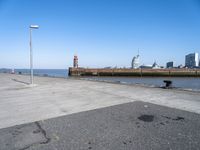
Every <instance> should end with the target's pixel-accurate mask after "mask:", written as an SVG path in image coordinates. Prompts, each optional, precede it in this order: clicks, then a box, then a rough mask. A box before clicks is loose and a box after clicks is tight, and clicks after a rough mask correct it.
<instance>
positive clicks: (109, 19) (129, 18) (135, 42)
mask: <svg viewBox="0 0 200 150" xmlns="http://www.w3.org/2000/svg"><path fill="white" fill-rule="evenodd" d="M0 17H1V20H0V24H1V28H0V35H1V36H0V41H1V44H0V56H1V57H0V68H29V26H30V25H31V24H38V25H39V26H40V29H38V30H36V31H33V35H32V38H33V57H34V68H38V69H44V68H47V69H51V68H52V69H64V68H68V67H70V66H73V58H74V55H75V54H76V55H77V56H78V58H79V66H80V67H106V66H112V67H114V66H118V67H131V63H130V62H131V61H132V58H133V57H134V56H136V55H137V54H138V49H139V50H140V65H142V64H146V65H148V64H153V62H154V61H155V60H156V62H157V63H158V64H159V65H161V66H166V63H167V62H169V61H173V62H174V66H178V65H180V64H182V65H184V64H185V55H187V54H190V53H194V52H197V53H200V44H199V43H200V42H199V39H200V1H199V0H189V1H188V0H168V1H160V0H151V1H149V0H96V1H94V0H84V1H83V0H59V1H56V0H51V1H49V0H42V1H35V0H28V1H27V0H0Z"/></svg>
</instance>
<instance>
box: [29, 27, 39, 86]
mask: <svg viewBox="0 0 200 150" xmlns="http://www.w3.org/2000/svg"><path fill="white" fill-rule="evenodd" d="M38 28H39V26H38V25H30V84H31V85H32V84H33V48H32V29H38Z"/></svg>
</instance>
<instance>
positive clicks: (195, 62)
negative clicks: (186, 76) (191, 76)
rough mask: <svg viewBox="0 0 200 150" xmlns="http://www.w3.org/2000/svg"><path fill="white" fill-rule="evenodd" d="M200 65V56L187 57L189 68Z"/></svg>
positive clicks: (189, 55)
mask: <svg viewBox="0 0 200 150" xmlns="http://www.w3.org/2000/svg"><path fill="white" fill-rule="evenodd" d="M198 65H199V54H198V53H191V54H188V55H186V56H185V66H186V67H188V68H194V67H198Z"/></svg>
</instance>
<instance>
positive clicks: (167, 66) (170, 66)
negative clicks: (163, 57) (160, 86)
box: [166, 61, 174, 68]
mask: <svg viewBox="0 0 200 150" xmlns="http://www.w3.org/2000/svg"><path fill="white" fill-rule="evenodd" d="M173 67H174V62H173V61H170V62H167V64H166V68H173Z"/></svg>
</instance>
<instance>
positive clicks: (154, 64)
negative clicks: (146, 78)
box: [152, 61, 160, 69]
mask: <svg viewBox="0 0 200 150" xmlns="http://www.w3.org/2000/svg"><path fill="white" fill-rule="evenodd" d="M152 69H160V66H159V65H158V64H157V63H156V61H155V62H154V63H153V65H152Z"/></svg>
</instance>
